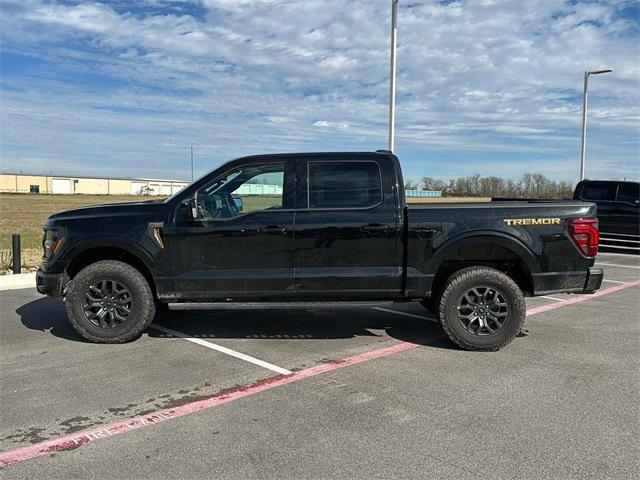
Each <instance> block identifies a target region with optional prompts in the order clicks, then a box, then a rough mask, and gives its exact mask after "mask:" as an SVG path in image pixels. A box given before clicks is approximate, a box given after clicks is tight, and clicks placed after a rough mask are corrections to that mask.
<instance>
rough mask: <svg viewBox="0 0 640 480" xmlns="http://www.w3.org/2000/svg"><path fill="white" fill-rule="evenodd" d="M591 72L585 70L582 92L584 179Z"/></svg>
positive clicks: (581, 149) (582, 163) (582, 169)
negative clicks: (588, 90) (588, 89)
mask: <svg viewBox="0 0 640 480" xmlns="http://www.w3.org/2000/svg"><path fill="white" fill-rule="evenodd" d="M588 83H589V72H584V92H583V93H582V143H581V144H580V180H584V158H585V151H584V150H585V145H586V142H587V102H588V101H589V97H588V93H587V85H588Z"/></svg>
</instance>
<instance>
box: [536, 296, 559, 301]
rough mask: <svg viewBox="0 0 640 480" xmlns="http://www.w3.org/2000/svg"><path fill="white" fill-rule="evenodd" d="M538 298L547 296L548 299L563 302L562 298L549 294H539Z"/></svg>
mask: <svg viewBox="0 0 640 480" xmlns="http://www.w3.org/2000/svg"><path fill="white" fill-rule="evenodd" d="M540 298H547V299H549V300H555V301H556V302H563V301H564V300H563V299H562V298H556V297H550V296H549V295H541V296H540Z"/></svg>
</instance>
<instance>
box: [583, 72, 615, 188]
mask: <svg viewBox="0 0 640 480" xmlns="http://www.w3.org/2000/svg"><path fill="white" fill-rule="evenodd" d="M610 72H613V70H611V69H610V68H609V69H606V70H587V71H586V72H584V93H583V94H582V144H581V145H580V180H584V167H585V156H586V154H585V150H586V146H587V109H588V103H589V93H588V89H587V87H588V86H589V85H588V84H589V77H590V76H591V75H600V74H602V73H610Z"/></svg>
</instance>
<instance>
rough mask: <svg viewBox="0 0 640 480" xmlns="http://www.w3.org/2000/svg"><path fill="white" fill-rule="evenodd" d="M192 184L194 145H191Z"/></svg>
mask: <svg viewBox="0 0 640 480" xmlns="http://www.w3.org/2000/svg"><path fill="white" fill-rule="evenodd" d="M191 183H193V145H191Z"/></svg>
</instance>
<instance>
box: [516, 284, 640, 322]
mask: <svg viewBox="0 0 640 480" xmlns="http://www.w3.org/2000/svg"><path fill="white" fill-rule="evenodd" d="M638 285H640V280H636V281H634V282H629V283H625V284H623V285H616V286H615V287H609V288H605V289H603V290H598V291H597V292H596V293H591V294H589V295H578V296H575V297H571V298H568V299H567V300H562V301H560V302H553V303H547V304H545V305H542V306H540V307H535V308H531V309H529V310H527V317H530V316H531V315H536V314H538V313H542V312H548V311H549V310H555V309H556V308H562V307H566V306H567V305H573V304H574V303H580V302H584V301H586V300H589V299H590V298H596V297H602V296H603V295H609V294H610V293H614V292H618V291H620V290H624V289H625V288H630V287H636V286H638Z"/></svg>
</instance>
